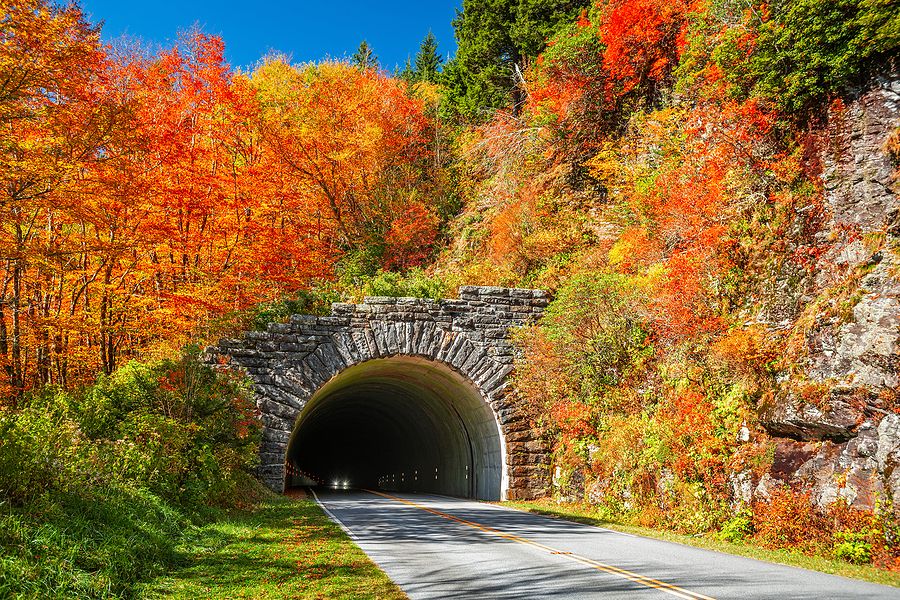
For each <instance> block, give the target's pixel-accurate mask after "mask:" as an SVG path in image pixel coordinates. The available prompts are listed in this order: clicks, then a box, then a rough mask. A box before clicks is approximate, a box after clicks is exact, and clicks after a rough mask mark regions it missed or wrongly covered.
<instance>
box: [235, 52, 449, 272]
mask: <svg viewBox="0 0 900 600" xmlns="http://www.w3.org/2000/svg"><path fill="white" fill-rule="evenodd" d="M252 83H253V85H254V87H255V89H256V90H257V94H258V97H259V99H260V101H261V103H262V110H263V122H264V127H265V129H264V140H265V143H266V144H267V147H268V148H270V149H271V151H272V152H273V153H275V154H276V155H277V156H278V157H279V158H280V159H281V160H282V161H284V164H285V165H287V166H288V168H289V169H290V171H291V174H292V176H293V177H294V178H295V181H296V182H297V185H298V186H299V187H300V188H301V189H302V190H303V193H304V194H305V195H306V197H307V198H308V199H309V201H310V206H311V207H312V209H313V210H314V211H315V214H316V215H317V218H319V219H321V220H322V222H323V223H325V224H326V226H327V227H328V228H329V230H330V231H331V232H332V235H333V236H334V239H335V240H336V241H337V243H338V244H339V246H340V247H341V248H343V249H344V250H345V251H347V252H349V253H351V254H356V255H368V256H370V257H371V260H373V261H375V262H376V263H377V262H379V261H380V260H381V257H384V256H387V255H388V254H391V253H392V252H393V250H390V251H389V248H388V246H391V245H392V242H390V239H395V240H397V241H398V243H400V244H401V245H402V244H406V243H407V242H406V241H403V240H409V239H417V235H413V236H412V237H410V234H409V233H408V232H406V233H402V234H401V233H400V232H399V231H398V230H397V228H398V227H401V226H402V229H403V230H404V231H405V230H408V229H409V227H423V226H424V227H425V228H426V229H431V228H433V227H434V225H435V224H436V223H435V222H434V221H433V220H432V219H431V218H430V217H429V215H433V214H434V213H433V209H432V208H430V207H429V206H428V205H427V204H425V203H423V201H422V200H421V199H419V194H418V192H417V191H416V190H417V189H418V186H419V183H420V181H421V180H422V177H423V174H424V172H423V169H425V168H426V166H427V164H428V160H427V159H428V158H429V147H428V143H427V142H428V137H429V135H430V133H429V132H430V126H429V122H428V119H427V118H426V116H425V113H424V105H423V103H422V101H421V100H417V99H414V98H411V97H409V96H408V95H407V94H406V92H405V90H404V89H403V86H401V85H399V83H398V82H397V81H396V80H393V79H391V78H389V77H387V76H385V75H384V74H381V73H378V72H376V71H372V70H367V71H360V70H358V69H355V68H353V67H351V66H349V65H347V64H345V63H321V64H318V65H306V66H301V67H294V66H291V65H289V64H288V63H287V62H286V61H284V60H283V59H279V58H274V59H272V60H269V61H268V62H266V63H265V64H264V65H262V66H261V67H260V68H259V69H258V70H257V71H256V72H255V73H254V74H253V77H252ZM409 211H414V212H413V213H412V214H416V215H418V216H417V218H414V219H410V218H409V216H410V215H409V214H407V213H408V212H409ZM404 223H405V224H404ZM391 232H394V233H391ZM430 235H431V237H432V239H433V233H432V234H430ZM418 240H419V248H421V247H423V242H424V247H428V245H429V242H428V237H426V238H424V239H422V238H421V237H418ZM417 251H418V250H417Z"/></svg>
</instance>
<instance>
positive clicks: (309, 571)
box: [142, 497, 406, 599]
mask: <svg viewBox="0 0 900 600" xmlns="http://www.w3.org/2000/svg"><path fill="white" fill-rule="evenodd" d="M191 555H192V560H191V562H190V564H189V565H188V566H185V567H184V568H182V569H179V570H177V571H175V572H173V573H171V574H168V575H166V576H163V577H160V578H157V579H156V580H155V581H153V582H152V583H151V584H149V585H147V586H145V588H144V590H143V592H144V593H143V594H142V595H143V597H145V598H209V599H215V598H223V599H224V598H229V599H237V598H248V599H249V598H253V599H265V598H384V599H392V598H406V596H405V595H404V594H403V592H401V591H400V589H399V588H398V587H397V586H396V585H394V584H393V583H392V582H391V581H390V580H389V579H388V578H387V576H386V575H385V574H384V573H383V572H382V571H381V570H380V569H379V568H378V567H377V566H376V565H375V564H374V563H373V562H372V561H371V560H369V558H368V557H367V556H366V555H365V554H364V553H363V552H362V550H360V549H359V548H358V547H357V546H356V545H355V544H354V543H353V542H351V541H350V539H349V538H348V537H347V536H346V535H345V534H344V532H343V531H341V529H340V528H339V527H338V526H337V525H335V524H334V523H332V522H331V521H330V520H329V519H328V518H327V517H326V516H325V514H324V513H323V512H322V510H321V509H320V508H319V507H318V505H316V503H315V502H313V501H312V500H309V499H291V498H284V497H272V498H269V499H267V500H265V501H263V502H262V503H261V504H260V505H259V506H258V507H256V508H255V509H254V510H252V511H235V512H232V513H231V514H229V516H228V518H227V519H224V520H219V521H216V522H214V523H210V524H208V525H206V526H204V527H202V528H201V529H200V530H199V532H198V535H197V536H196V537H195V539H194V541H193V548H192V549H191Z"/></svg>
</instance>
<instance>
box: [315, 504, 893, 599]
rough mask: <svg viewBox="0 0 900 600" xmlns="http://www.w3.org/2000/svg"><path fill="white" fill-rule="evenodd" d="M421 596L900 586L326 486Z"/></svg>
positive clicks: (889, 594)
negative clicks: (882, 584) (884, 584)
mask: <svg viewBox="0 0 900 600" xmlns="http://www.w3.org/2000/svg"><path fill="white" fill-rule="evenodd" d="M316 494H317V497H318V500H319V501H320V503H321V504H322V505H323V506H324V507H325V508H326V509H327V512H328V513H329V516H331V518H332V519H336V520H338V521H339V524H341V525H342V527H343V528H344V529H345V530H346V531H347V532H348V533H349V534H350V535H351V537H353V539H354V541H355V542H356V543H357V544H359V546H360V547H361V548H362V549H363V551H365V552H366V554H368V555H369V556H370V557H371V558H372V559H373V560H374V561H375V562H376V563H378V565H379V566H381V568H382V569H384V571H385V572H386V573H387V574H388V576H390V578H391V579H393V580H394V581H395V582H396V583H397V584H398V585H399V586H400V587H401V588H402V589H403V590H404V591H405V592H406V593H407V594H409V597H410V598H411V599H413V600H417V599H423V598H470V599H474V598H478V599H481V598H485V599H488V598H510V599H512V598H516V599H540V598H556V599H566V600H569V599H572V600H575V599H579V598H604V599H615V598H628V599H630V600H636V599H641V600H643V599H645V598H683V599H689V600H709V599H711V598H715V599H725V598H741V599H745V598H778V599H782V600H783V599H786V598H790V599H807V598H808V599H810V600H812V599H816V600H819V599H839V598H859V599H863V598H865V599H879V598H895V599H900V590H898V589H895V588H891V587H887V586H881V585H877V584H873V583H867V582H862V581H856V580H852V579H845V578H843V577H836V576H832V575H826V574H823V573H818V572H815V571H807V570H804V569H797V568H794V567H786V566H783V565H777V564H772V563H767V562H762V561H758V560H753V559H750V558H743V557H739V556H732V555H728V554H721V553H718V552H713V551H710V550H703V549H699V548H691V547H689V546H682V545H680V544H675V543H671V542H665V541H660V540H653V539H649V538H643V537H637V536H633V535H629V534H626V533H619V532H615V531H610V530H606V529H601V528H598V527H592V526H589V525H581V524H577V523H570V522H566V521H559V520H555V519H550V518H547V517H541V516H538V515H533V514H529V513H524V512H520V511H517V510H514V509H509V508H505V507H502V506H496V505H491V504H484V503H480V502H474V501H469V500H458V499H453V498H447V497H442V496H426V495H414V494H383V493H380V492H365V491H358V490H352V491H338V490H316Z"/></svg>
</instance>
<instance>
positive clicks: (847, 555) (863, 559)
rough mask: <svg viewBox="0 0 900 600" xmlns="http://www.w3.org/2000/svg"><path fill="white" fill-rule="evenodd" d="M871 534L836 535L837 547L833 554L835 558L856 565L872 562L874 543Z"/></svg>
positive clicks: (835, 546)
mask: <svg viewBox="0 0 900 600" xmlns="http://www.w3.org/2000/svg"><path fill="white" fill-rule="evenodd" d="M870 535H871V534H870V533H869V532H865V531H863V532H858V531H843V532H838V533H835V534H834V538H835V545H834V549H833V550H832V553H833V554H834V557H835V558H839V559H841V560H846V561H847V562H850V563H853V564H855V565H863V564H868V563H870V562H872V543H871V541H870V539H869V537H870Z"/></svg>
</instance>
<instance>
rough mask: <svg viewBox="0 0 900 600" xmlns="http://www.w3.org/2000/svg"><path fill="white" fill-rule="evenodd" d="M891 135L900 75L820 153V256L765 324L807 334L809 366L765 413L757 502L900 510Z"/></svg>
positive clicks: (830, 136)
mask: <svg viewBox="0 0 900 600" xmlns="http://www.w3.org/2000/svg"><path fill="white" fill-rule="evenodd" d="M898 127H900V74H898V73H897V72H894V73H893V74H891V75H890V76H884V77H881V78H879V79H878V80H876V82H875V85H874V86H873V87H871V88H870V89H869V90H868V91H867V92H865V93H864V94H861V95H860V96H859V97H858V98H857V99H856V100H854V101H852V102H849V103H848V104H846V105H837V106H832V108H831V109H830V111H829V115H828V125H827V128H825V130H824V131H823V132H821V136H820V142H821V143H820V148H821V151H820V154H819V159H820V162H821V167H822V174H821V178H822V189H823V193H824V204H825V222H824V225H823V227H822V228H821V230H820V232H819V233H818V234H817V236H816V238H817V239H816V243H817V244H818V245H819V247H820V248H822V249H823V250H824V251H823V252H822V253H821V255H820V257H819V259H818V261H817V263H816V265H815V267H814V268H813V269H811V272H810V273H809V275H808V276H806V277H805V278H804V277H801V278H799V279H798V278H795V279H794V280H793V284H792V285H791V286H786V285H785V286H782V289H781V290H779V291H778V292H776V295H780V296H781V297H780V298H779V299H777V300H775V301H773V302H772V304H773V305H774V306H788V307H796V310H794V311H785V310H782V311H780V312H778V311H774V312H773V314H776V313H777V317H778V319H771V318H770V320H769V322H770V323H771V324H772V326H773V327H777V328H780V329H788V328H793V330H794V335H802V336H803V338H802V344H801V345H802V346H803V347H804V353H803V354H804V356H802V357H801V359H800V364H798V365H797V369H796V370H795V371H793V372H791V373H790V374H786V375H785V376H784V377H782V378H781V381H779V388H780V390H781V392H780V393H779V394H776V398H775V399H774V401H773V402H771V403H770V404H768V405H767V406H765V407H764V408H763V410H762V411H761V418H762V422H763V425H764V426H765V428H766V429H767V430H768V431H769V433H770V434H772V435H774V436H776V438H777V441H776V447H775V456H774V462H773V465H772V467H771V469H770V471H769V472H768V473H767V474H766V475H765V476H763V478H762V479H761V480H760V481H759V482H758V485H757V486H756V488H755V494H756V495H757V496H761V497H766V496H767V495H768V493H769V491H770V490H771V487H772V485H775V484H781V483H790V484H792V485H794V486H795V487H796V486H799V487H801V488H804V489H807V490H809V491H811V493H812V496H813V498H814V499H815V500H816V502H817V503H818V504H820V505H823V506H824V505H827V504H828V503H830V502H833V501H834V500H836V499H838V498H844V499H845V500H847V502H849V503H850V504H852V505H854V506H857V507H860V508H866V509H871V508H873V507H874V506H875V504H876V503H877V502H878V501H880V500H886V499H891V500H897V501H900V473H896V472H895V471H896V469H895V467H896V465H897V463H898V461H900V416H898V414H897V412H896V411H897V410H898V405H897V404H896V390H897V386H898V384H900V279H898V273H900V258H898V254H897V250H896V248H897V247H898V244H900V227H898V222H900V221H898V219H900V217H898V211H900V195H898V193H897V192H898V182H897V181H896V179H895V172H896V167H897V166H896V164H895V163H894V160H893V158H892V157H891V155H890V153H889V152H888V149H887V144H888V138H889V137H890V136H891V135H892V134H894V132H895V131H896V130H897V129H898ZM779 319H780V320H779ZM803 386H805V389H807V390H810V389H812V390H818V391H819V393H813V394H811V395H812V396H814V397H815V398H813V399H810V398H809V396H810V394H802V393H798V391H797V390H798V388H801V387H803ZM897 506H898V507H900V502H898V504H897Z"/></svg>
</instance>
